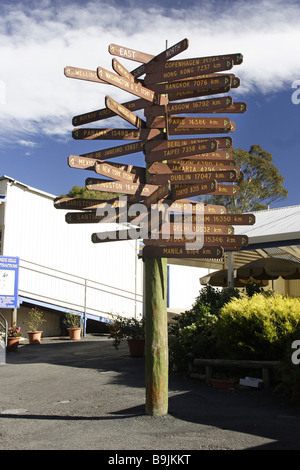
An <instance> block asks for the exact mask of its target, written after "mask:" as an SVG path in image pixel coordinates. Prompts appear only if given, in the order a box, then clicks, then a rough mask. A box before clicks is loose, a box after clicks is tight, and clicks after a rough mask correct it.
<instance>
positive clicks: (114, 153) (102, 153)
mask: <svg viewBox="0 0 300 470" xmlns="http://www.w3.org/2000/svg"><path fill="white" fill-rule="evenodd" d="M143 148H144V144H143V142H142V141H138V142H132V143H128V144H124V145H118V146H116V147H110V148H107V149H103V150H96V151H95V152H89V153H82V154H81V155H80V157H83V158H87V159H90V158H94V159H96V160H109V159H110V158H114V157H121V156H123V155H130V154H132V153H137V152H141V151H142V150H143Z"/></svg>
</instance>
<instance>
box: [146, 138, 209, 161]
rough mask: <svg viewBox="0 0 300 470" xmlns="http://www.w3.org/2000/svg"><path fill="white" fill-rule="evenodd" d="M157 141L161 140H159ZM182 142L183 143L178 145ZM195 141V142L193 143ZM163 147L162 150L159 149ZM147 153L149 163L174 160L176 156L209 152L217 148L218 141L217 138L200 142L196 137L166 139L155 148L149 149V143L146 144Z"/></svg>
mask: <svg viewBox="0 0 300 470" xmlns="http://www.w3.org/2000/svg"><path fill="white" fill-rule="evenodd" d="M157 142H161V141H159V140H157ZM180 142H182V143H183V145H178V144H180ZM192 142H193V143H192ZM156 148H157V149H161V150H157V151H156ZM145 149H146V155H145V160H146V162H147V163H151V162H161V161H164V160H174V158H184V157H189V156H190V155H195V154H196V155H201V154H204V153H207V152H211V151H213V150H216V149H217V141H216V140H215V139H203V140H201V139H199V140H198V142H197V141H196V140H195V139H187V140H184V139H181V140H180V139H179V140H178V139H174V140H169V141H166V140H165V141H164V142H163V143H161V144H160V145H158V146H157V147H155V149H152V150H149V151H148V150H147V143H146V145H145Z"/></svg>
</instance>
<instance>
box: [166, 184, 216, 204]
mask: <svg viewBox="0 0 300 470" xmlns="http://www.w3.org/2000/svg"><path fill="white" fill-rule="evenodd" d="M216 188H217V182H216V181H215V180H213V181H208V182H206V183H198V184H175V185H174V186H173V187H172V191H171V199H172V200H173V201H176V200H177V199H182V198H186V197H192V196H199V195H201V194H211V192H212V191H215V189H216Z"/></svg>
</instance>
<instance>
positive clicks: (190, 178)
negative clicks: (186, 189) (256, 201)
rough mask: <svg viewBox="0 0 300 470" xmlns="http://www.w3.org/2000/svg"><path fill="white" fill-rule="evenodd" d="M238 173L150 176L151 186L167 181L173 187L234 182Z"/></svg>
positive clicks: (177, 173)
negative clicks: (200, 183)
mask: <svg viewBox="0 0 300 470" xmlns="http://www.w3.org/2000/svg"><path fill="white" fill-rule="evenodd" d="M236 179H237V172H236V171H235V170H229V171H226V170H225V171H205V172H201V173H194V172H190V173H187V172H184V171H182V172H176V173H167V174H152V175H149V179H148V181H149V183H150V184H163V183H165V182H166V181H168V180H169V181H170V183H171V184H172V185H174V184H178V183H179V184H194V183H199V181H201V182H202V181H212V180H216V181H217V182H219V181H223V182H224V181H226V182H232V181H236Z"/></svg>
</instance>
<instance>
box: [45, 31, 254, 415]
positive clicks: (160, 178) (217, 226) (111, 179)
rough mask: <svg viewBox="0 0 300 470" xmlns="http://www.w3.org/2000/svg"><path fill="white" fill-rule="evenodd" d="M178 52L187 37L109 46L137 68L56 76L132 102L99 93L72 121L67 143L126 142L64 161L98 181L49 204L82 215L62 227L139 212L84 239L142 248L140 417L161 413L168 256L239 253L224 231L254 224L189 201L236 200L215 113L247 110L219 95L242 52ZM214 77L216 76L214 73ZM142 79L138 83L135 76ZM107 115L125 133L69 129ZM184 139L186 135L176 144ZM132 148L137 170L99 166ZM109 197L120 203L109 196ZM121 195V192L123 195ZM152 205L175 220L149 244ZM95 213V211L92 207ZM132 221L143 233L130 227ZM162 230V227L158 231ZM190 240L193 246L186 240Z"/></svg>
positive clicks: (225, 122) (226, 121)
mask: <svg viewBox="0 0 300 470" xmlns="http://www.w3.org/2000/svg"><path fill="white" fill-rule="evenodd" d="M187 48H188V40H187V39H183V40H182V41H180V42H178V43H177V44H175V45H173V46H172V47H168V46H167V45H166V50H165V51H163V52H161V53H160V54H158V55H156V56H153V55H151V54H145V53H144V52H140V51H138V50H135V49H129V48H126V47H123V46H119V45H116V44H111V45H110V46H109V52H110V53H111V54H112V55H116V56H119V57H122V58H125V59H129V60H133V61H137V62H140V63H141V65H139V66H138V67H137V68H135V69H134V70H131V71H128V70H127V68H125V67H124V66H123V64H121V63H120V62H119V61H118V60H116V59H113V63H112V65H113V70H114V72H111V71H110V70H107V69H104V68H103V67H98V68H97V70H96V71H93V70H86V69H82V68H78V67H70V66H68V67H65V70H64V72H65V75H66V76H67V77H69V78H75V79H80V80H87V81H90V82H94V83H97V84H100V86H101V85H103V84H107V85H113V86H115V87H117V88H120V89H122V90H125V91H127V92H129V93H130V94H132V95H135V96H136V97H137V98H136V99H134V100H131V101H126V102H125V103H122V104H121V103H118V102H117V101H116V100H115V99H114V98H112V97H111V96H106V101H105V103H106V107H105V108H102V109H98V110H95V111H91V112H88V113H85V114H81V115H77V116H74V117H73V120H72V123H73V125H74V126H77V127H76V128H74V129H73V131H72V136H73V138H74V139H76V140H77V139H78V140H86V141H91V140H92V141H93V140H97V141H98V140H123V141H126V140H127V141H131V142H130V143H123V144H122V145H118V146H115V147H110V148H107V149H101V150H98V151H93V152H90V153H85V154H81V155H79V156H76V155H70V157H69V159H68V163H69V166H70V167H73V168H79V169H85V170H91V171H94V172H96V173H97V174H98V175H102V176H104V177H106V178H107V179H102V178H101V179H99V178H87V180H86V187H87V189H89V190H95V191H98V192H99V194H100V196H99V199H88V198H86V199H84V198H81V199H77V200H75V199H74V198H59V199H56V200H55V202H54V205H55V207H56V208H58V209H71V210H73V211H74V210H76V209H78V210H79V211H81V212H71V213H67V214H66V216H65V217H66V222H67V223H69V224H73V223H78V224H79V223H90V224H95V223H99V222H100V221H105V222H106V223H110V222H111V223H113V224H114V223H118V224H120V223H121V222H122V223H123V222H124V219H123V212H122V211H123V210H124V207H126V210H127V202H128V207H132V206H131V204H132V205H134V204H135V203H136V202H139V204H141V205H142V206H143V208H144V209H145V212H144V213H143V211H142V218H140V219H139V217H140V216H138V217H136V216H133V218H132V216H131V215H130V216H129V215H128V214H127V219H126V223H127V224H128V223H132V226H130V225H129V226H127V227H125V228H124V227H122V226H120V225H119V226H118V229H117V230H116V229H115V228H113V229H112V230H107V231H105V232H101V233H100V232H99V233H93V234H92V237H91V239H92V242H93V243H103V242H118V241H121V240H130V239H141V241H142V242H143V244H144V247H143V250H142V257H143V261H144V274H145V287H144V296H145V302H144V306H145V312H144V314H145V324H146V332H145V333H146V334H145V336H146V338H145V340H146V341H145V342H146V344H145V382H146V405H145V411H146V414H148V415H151V416H163V415H165V414H166V413H168V375H169V371H168V364H169V358H168V331H167V287H168V279H167V278H168V271H167V260H168V258H197V259H200V258H207V259H218V258H222V257H223V256H224V251H229V252H231V251H233V250H238V249H240V248H244V247H245V246H247V244H248V239H247V237H246V236H244V235H234V228H233V227H232V226H231V225H252V224H253V223H254V222H255V218H254V216H253V215H251V214H250V215H246V216H245V215H243V214H235V215H233V214H227V213H226V210H225V208H223V207H221V206H211V205H206V207H204V208H203V204H201V203H199V202H197V201H196V200H191V199H188V198H191V197H193V196H200V195H204V194H208V195H210V194H213V195H217V194H222V195H224V194H226V195H232V196H236V195H237V194H238V191H239V187H238V186H237V184H234V183H239V182H240V181H241V179H242V178H243V175H242V173H241V172H240V170H239V168H238V167H236V164H235V162H234V161H233V160H232V158H231V152H230V149H229V148H230V147H231V146H232V138H231V137H229V136H228V133H230V132H234V130H235V123H234V122H232V121H231V120H230V118H228V117H224V118H222V117H216V116H214V114H215V113H220V114H226V115H227V113H243V112H245V111H246V104H245V103H234V102H233V100H232V98H231V97H229V96H225V97H220V96H218V95H220V94H222V95H223V94H224V93H227V92H229V91H230V89H231V88H236V87H238V86H239V82H240V81H239V79H238V78H237V77H236V76H235V75H234V74H232V73H229V72H228V71H229V70H230V69H231V68H232V67H233V66H234V65H239V64H240V63H241V62H242V55H241V54H229V55H225V56H224V55H222V56H211V57H198V58H191V59H183V60H173V61H172V60H170V59H172V58H173V57H175V56H177V55H178V54H180V53H181V52H183V51H185V50H186V49H187ZM222 71H223V72H224V73H219V72H222ZM143 75H145V76H144V78H142V79H139V78H140V77H142V76H143ZM96 86H98V85H96ZM199 97H202V98H201V99H198V98H199ZM203 97H204V98H203ZM191 98H192V100H190V101H187V100H188V99H191ZM195 98H197V99H196V100H195ZM181 100H183V101H181ZM174 102H175V103H174ZM141 109H144V115H145V118H146V121H145V120H143V119H141V118H140V117H139V116H138V115H137V114H135V113H134V111H137V110H141ZM193 114H195V115H196V116H197V117H194V116H193ZM198 114H200V117H198ZM207 114H213V116H207ZM186 115H187V116H186ZM201 115H204V117H203V116H201ZM115 116H118V118H120V117H121V118H123V119H124V120H125V121H127V123H129V125H131V127H130V128H128V127H127V128H123V127H121V128H115V127H110V128H101V127H95V128H94V127H91V128H89V127H78V126H81V125H83V124H88V123H93V122H96V121H101V120H103V119H107V118H114V117H115ZM204 134H208V135H210V136H209V137H208V136H205V135H204ZM218 134H221V135H218ZM224 134H226V135H224ZM185 135H187V136H191V137H190V138H188V137H187V138H182V137H183V136H185ZM176 136H181V137H179V138H177V137H176ZM192 136H194V137H192ZM169 137H171V138H169ZM132 141H133V142H132ZM140 151H143V153H144V157H145V158H144V159H145V166H146V168H144V167H143V166H141V167H139V166H137V167H135V166H132V165H128V164H126V163H124V164H123V163H122V164H120V163H110V164H107V163H106V160H108V159H112V158H115V157H119V156H123V155H124V156H125V155H130V154H132V153H137V152H140ZM223 183H225V184H223ZM228 183H229V184H228ZM103 191H105V192H108V193H111V194H112V195H111V198H110V199H109V200H107V201H106V200H103V199H102V198H101V192H103ZM118 195H120V196H122V197H121V198H119V199H118ZM124 195H128V196H126V197H124V198H123V196H124ZM158 202H159V203H160V202H162V203H163V204H162V205H161V206H160V207H162V206H163V207H164V208H166V207H167V211H169V209H170V207H172V208H171V209H170V211H171V212H174V214H173V215H171V217H169V219H170V221H169V222H168V223H167V224H166V225H165V226H164V227H162V226H163V223H160V224H159V223H157V227H156V229H155V230H156V233H155V238H152V235H153V225H154V224H155V222H158V221H154V217H153V215H152V209H153V205H154V204H156V203H158ZM186 206H188V208H186ZM100 207H101V211H100V214H99V212H98V211H97V209H100ZM140 207H141V206H140ZM102 209H103V210H102ZM97 212H98V213H97ZM153 212H154V211H153ZM176 212H177V213H178V214H177V215H175V213H176ZM101 213H102V214H103V215H101ZM106 213H109V215H108V216H106V215H105V214H106ZM158 213H159V211H158ZM188 214H190V216H188ZM180 215H181V216H183V215H184V218H182V217H180ZM121 216H122V217H121ZM149 216H150V217H149ZM168 216H169V213H168ZM148 217H149V218H150V220H148ZM155 217H157V216H155ZM138 219H139V220H138ZM145 219H147V224H146V226H145ZM153 222H154V224H153ZM141 223H142V224H144V225H143V227H141V226H140V229H136V228H135V227H136V225H137V224H141ZM166 226H167V227H168V228H169V232H168V233H167V234H166V233H165V231H164V229H165V228H166ZM150 227H151V228H150ZM142 228H143V229H144V228H145V230H142ZM183 228H184V232H183V231H182V229H183ZM165 235H167V236H165ZM178 235H182V236H178ZM190 235H192V236H190ZM202 235H203V237H202ZM191 238H192V239H193V238H194V239H195V240H196V243H195V244H194V242H191V241H190V240H191ZM200 240H201V242H200Z"/></svg>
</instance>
